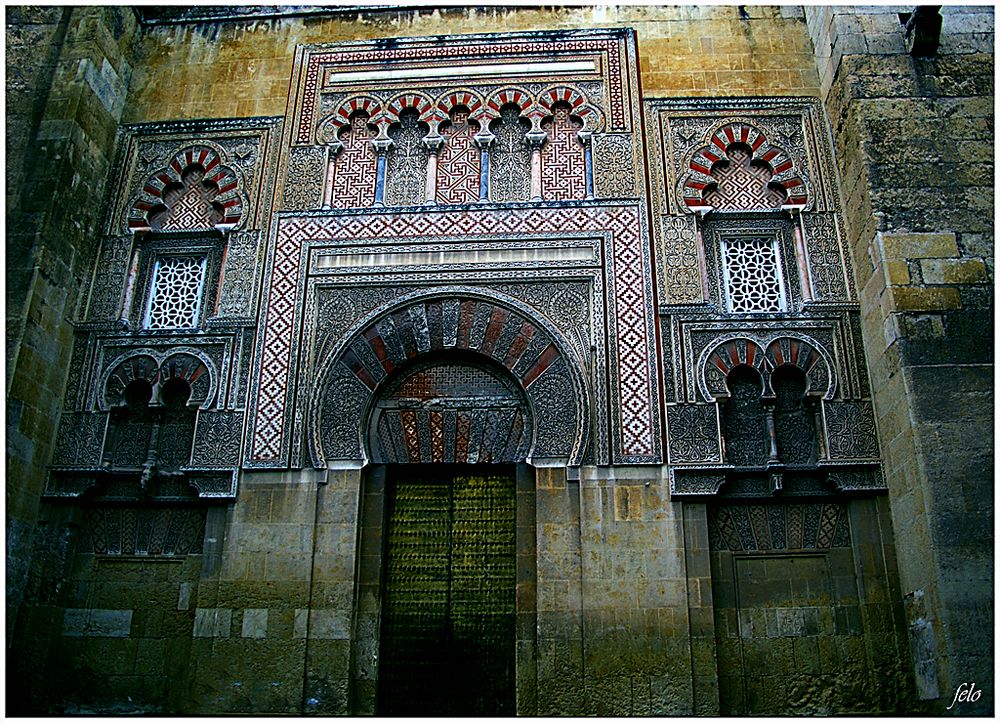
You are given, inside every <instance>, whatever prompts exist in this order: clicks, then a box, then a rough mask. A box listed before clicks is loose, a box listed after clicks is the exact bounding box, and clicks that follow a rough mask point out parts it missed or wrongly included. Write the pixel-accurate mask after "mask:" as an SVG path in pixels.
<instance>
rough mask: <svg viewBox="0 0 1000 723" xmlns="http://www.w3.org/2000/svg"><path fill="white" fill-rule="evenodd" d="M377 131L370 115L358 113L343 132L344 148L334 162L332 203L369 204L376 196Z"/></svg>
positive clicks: (348, 205)
mask: <svg viewBox="0 0 1000 723" xmlns="http://www.w3.org/2000/svg"><path fill="white" fill-rule="evenodd" d="M374 137H375V133H374V131H372V129H371V128H370V127H369V125H368V116H367V115H365V114H363V113H359V114H357V115H355V116H354V117H353V118H351V124H350V126H348V127H347V128H346V129H345V130H344V131H343V132H342V133H341V136H340V141H341V142H342V143H343V144H344V149H343V150H342V151H341V152H340V153H339V154H337V159H336V161H335V162H334V166H333V169H334V176H333V199H332V201H333V205H334V206H336V207H338V208H357V207H359V206H370V205H371V202H372V199H373V198H374V197H375V151H374V149H373V148H372V145H371V139H372V138H374Z"/></svg>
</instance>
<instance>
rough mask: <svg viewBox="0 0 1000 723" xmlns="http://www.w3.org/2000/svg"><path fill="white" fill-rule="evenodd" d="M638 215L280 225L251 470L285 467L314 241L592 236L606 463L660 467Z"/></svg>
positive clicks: (462, 213)
mask: <svg viewBox="0 0 1000 723" xmlns="http://www.w3.org/2000/svg"><path fill="white" fill-rule="evenodd" d="M643 217H644V213H643V211H642V209H641V208H640V205H639V204H638V203H634V202H632V203H630V202H625V203H617V204H608V205H606V206H605V205H593V206H588V207H586V208H559V207H546V205H545V204H539V205H538V206H536V207H534V208H531V209H496V208H483V209H454V210H440V211H437V210H435V211H429V210H422V211H420V212H417V213H366V214H363V215H358V214H350V215H347V214H345V215H323V216H320V215H311V216H297V217H285V218H280V219H279V220H278V229H277V234H276V242H275V246H274V249H273V260H272V262H271V268H270V275H269V278H270V282H269V283H270V288H269V289H268V291H267V293H266V298H265V303H266V306H265V308H264V310H263V312H262V330H261V334H260V337H259V338H260V341H259V353H258V355H257V360H258V364H259V367H258V369H257V371H256V373H255V379H256V384H255V385H254V387H255V388H254V392H253V393H254V396H255V398H254V399H253V400H252V403H251V405H250V407H251V408H252V409H254V413H253V414H254V416H253V419H252V420H251V430H252V432H251V437H250V451H249V455H248V460H247V461H248V464H249V465H250V466H273V467H280V466H285V465H286V464H287V449H288V443H289V440H288V438H287V436H286V429H287V428H288V426H289V425H288V424H286V419H285V415H286V412H288V410H290V408H291V403H292V395H291V389H290V380H291V379H292V378H293V372H294V369H293V367H294V366H295V365H296V364H297V360H296V359H295V356H294V330H295V328H296V326H297V324H298V323H299V322H298V316H299V314H300V313H301V308H302V300H301V299H300V298H299V296H300V293H301V292H300V290H299V289H300V280H301V279H300V277H301V275H302V269H301V263H302V260H303V253H304V249H305V248H307V247H308V245H309V244H310V243H312V242H323V243H324V244H326V245H329V244H336V243H337V242H338V240H348V239H349V240H351V241H356V240H357V239H369V240H376V241H377V242H379V243H381V242H386V243H391V242H398V241H405V240H406V239H410V240H411V242H414V243H416V242H419V239H420V237H424V236H435V237H451V238H461V239H463V240H469V241H474V240H475V239H476V237H477V236H485V237H488V238H491V239H495V238H496V236H497V235H500V234H502V235H503V236H506V237H508V238H517V237H519V236H525V235H550V234H563V233H589V234H594V235H599V236H602V237H604V238H605V239H606V241H605V259H604V263H605V266H606V268H607V273H608V277H609V279H610V284H609V286H610V288H609V289H608V290H607V292H606V293H607V304H608V317H609V318H608V323H609V327H610V328H611V330H612V338H613V342H612V344H611V348H610V350H609V351H610V354H609V357H610V362H611V364H610V369H609V374H610V382H611V383H610V387H609V391H610V393H611V409H612V420H611V421H612V425H611V433H612V445H611V448H612V461H613V462H614V463H623V462H626V463H627V462H636V463H643V462H649V463H657V462H659V461H660V459H661V451H660V431H659V427H660V421H659V413H658V408H657V401H656V400H657V398H658V381H657V380H658V370H657V368H656V354H655V350H654V338H655V336H654V331H653V324H654V317H653V313H652V288H651V269H650V259H649V247H648V244H647V243H646V242H645V240H644V234H643V229H644V223H643V221H644V218H643Z"/></svg>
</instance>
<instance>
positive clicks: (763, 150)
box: [682, 122, 809, 207]
mask: <svg viewBox="0 0 1000 723" xmlns="http://www.w3.org/2000/svg"><path fill="white" fill-rule="evenodd" d="M737 143H739V144H742V145H746V146H748V147H749V148H750V151H751V154H752V158H753V159H754V160H757V161H760V162H762V163H765V164H767V166H768V168H770V170H771V172H772V173H773V174H774V178H772V183H777V184H778V185H780V186H781V187H782V188H783V189H784V190H785V194H786V201H785V203H786V204H788V205H793V206H802V205H806V203H807V202H808V200H809V198H808V191H807V189H806V185H805V183H804V182H803V181H802V178H801V176H800V175H799V172H798V170H797V169H796V168H795V163H794V161H792V159H791V158H790V157H789V156H788V154H787V153H786V152H785V151H784V150H782V149H781V148H779V147H778V146H775V145H773V144H771V143H770V142H769V141H768V139H767V137H766V136H765V135H764V133H763V132H762V131H761V130H760V129H758V128H755V127H753V126H751V125H749V124H747V123H739V122H738V123H730V124H728V125H725V126H722V127H721V128H719V129H718V130H716V131H715V132H714V133H713V134H712V136H711V137H710V138H709V142H708V143H707V144H706V145H704V146H702V147H701V148H699V149H698V150H696V151H695V152H694V153H693V154H692V155H691V160H690V161H689V162H688V168H687V172H686V178H685V180H684V184H683V189H682V192H683V199H684V203H685V204H686V205H687V206H688V207H691V206H705V205H706V202H705V200H704V194H705V191H706V189H708V187H709V186H710V185H711V184H712V183H713V182H714V181H713V179H712V177H711V173H712V166H714V165H715V164H716V163H718V162H720V161H727V160H729V150H730V148H731V147H732V146H733V145H735V144H737Z"/></svg>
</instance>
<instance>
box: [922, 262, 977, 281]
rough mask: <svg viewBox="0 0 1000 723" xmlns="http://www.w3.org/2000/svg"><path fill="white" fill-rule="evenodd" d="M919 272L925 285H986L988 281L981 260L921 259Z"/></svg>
mask: <svg viewBox="0 0 1000 723" xmlns="http://www.w3.org/2000/svg"><path fill="white" fill-rule="evenodd" d="M920 272H921V275H922V277H923V280H924V283H925V284H987V283H989V281H990V277H989V272H988V271H987V269H986V264H985V263H984V262H983V261H982V259H923V260H921V261H920Z"/></svg>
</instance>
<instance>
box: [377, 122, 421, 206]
mask: <svg viewBox="0 0 1000 723" xmlns="http://www.w3.org/2000/svg"><path fill="white" fill-rule="evenodd" d="M418 117H419V114H418V113H417V111H416V110H414V109H412V108H407V109H406V110H404V111H403V112H401V113H400V114H399V122H398V123H393V124H392V126H391V127H390V128H389V137H390V138H391V139H392V147H391V148H390V150H389V154H388V158H387V159H386V160H387V167H386V173H385V175H386V187H385V203H386V205H387V206H416V205H418V204H421V203H424V201H425V200H426V196H427V193H426V189H427V147H426V146H425V145H424V144H423V143H422V142H421V141H422V140H423V137H424V136H426V135H427V130H428V129H427V126H426V124H424V123H421V122H420V121H419V120H418Z"/></svg>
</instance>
